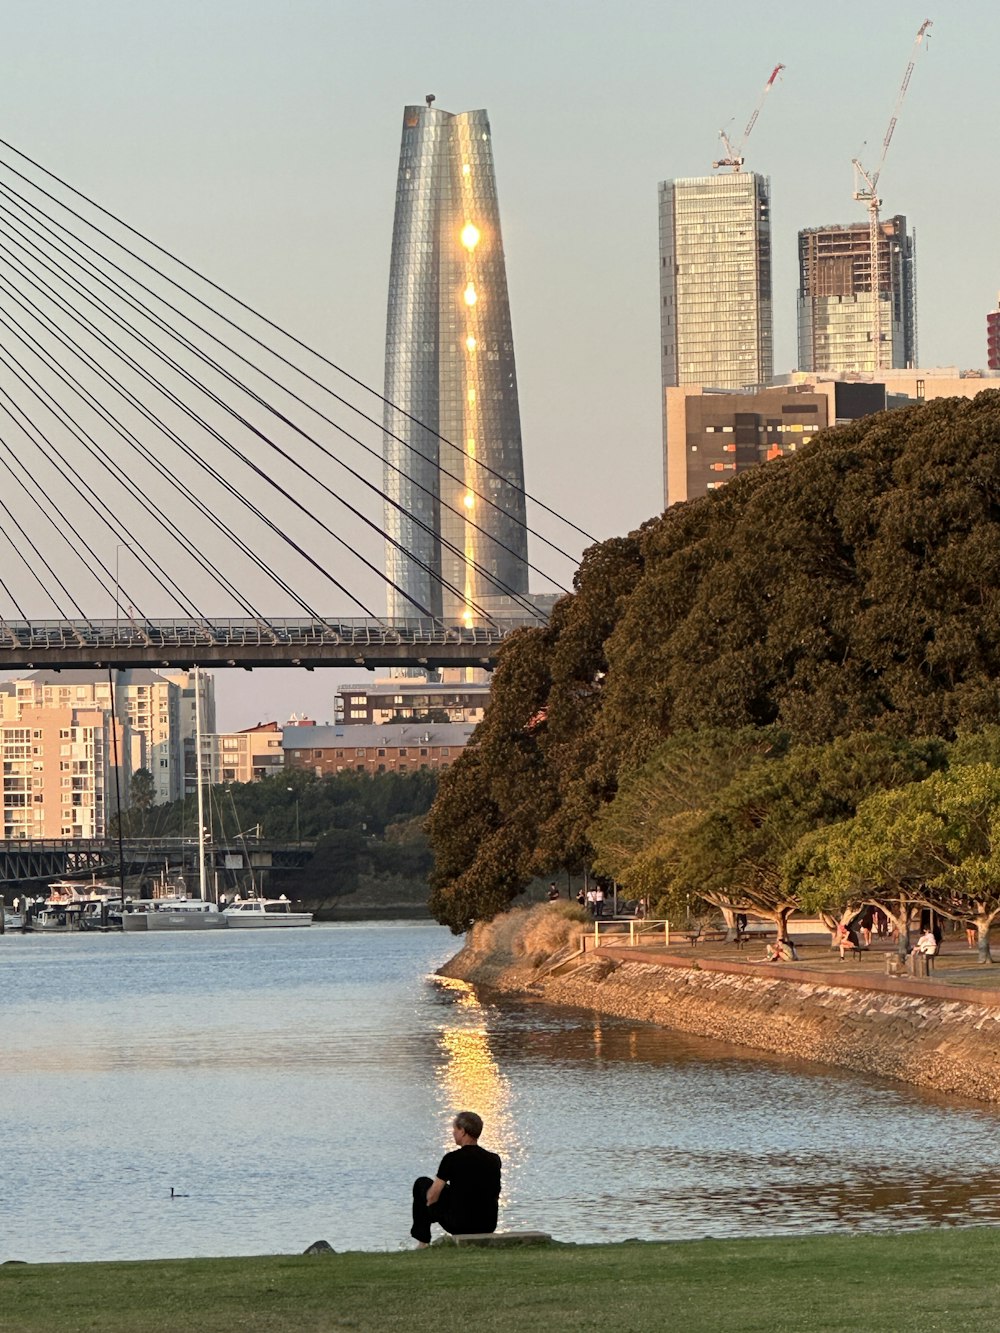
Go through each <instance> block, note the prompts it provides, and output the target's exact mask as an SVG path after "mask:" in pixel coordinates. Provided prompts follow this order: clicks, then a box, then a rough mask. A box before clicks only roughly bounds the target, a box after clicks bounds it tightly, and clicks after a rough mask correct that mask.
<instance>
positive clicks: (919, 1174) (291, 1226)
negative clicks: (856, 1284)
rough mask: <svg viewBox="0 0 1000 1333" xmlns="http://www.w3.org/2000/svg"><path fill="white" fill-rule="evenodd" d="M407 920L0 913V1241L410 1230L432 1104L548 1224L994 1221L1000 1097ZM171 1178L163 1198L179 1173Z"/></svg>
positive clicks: (567, 1231)
mask: <svg viewBox="0 0 1000 1333" xmlns="http://www.w3.org/2000/svg"><path fill="white" fill-rule="evenodd" d="M454 947H455V941H454V939H453V937H451V936H450V935H448V934H447V933H446V932H445V931H443V930H440V929H438V928H437V927H432V926H426V925H420V924H409V923H406V924H403V923H400V924H398V925H385V924H378V925H368V926H358V925H349V926H348V925H345V926H336V925H333V926H318V927H313V929H311V930H298V931H291V932H288V933H285V932H283V931H273V932H256V931H246V932H232V933H229V934H225V935H218V934H215V933H214V932H213V933H211V934H206V935H200V934H195V933H192V934H186V933H185V934H178V935H175V936H163V935H130V936H125V937H122V936H103V937H96V938H94V937H79V936H59V937H53V938H45V937H41V936H20V935H8V936H6V937H5V938H4V939H2V940H0V973H2V979H3V989H2V995H3V1007H2V1011H0V1012H2V1028H0V1133H2V1136H3V1144H4V1170H3V1206H2V1209H0V1260H3V1259H6V1258H10V1257H16V1258H21V1259H27V1260H42V1259H62V1258H67V1259H96V1258H139V1257H150V1258H153V1257H166V1256H174V1255H177V1256H180V1255H203V1254H252V1253H262V1252H269V1253H273V1252H275V1251H299V1250H302V1249H304V1248H305V1246H306V1245H308V1244H309V1243H310V1242H311V1241H314V1240H317V1239H319V1238H320V1237H323V1238H325V1239H326V1240H328V1241H329V1242H330V1243H331V1244H332V1245H333V1246H334V1248H335V1249H349V1248H350V1249H376V1248H377V1249H394V1248H397V1247H398V1246H401V1245H409V1244H410V1241H409V1238H408V1235H407V1231H408V1225H409V1223H408V1219H407V1216H406V1213H407V1206H408V1197H409V1189H410V1183H411V1181H412V1179H413V1177H414V1176H415V1175H418V1174H424V1173H426V1174H430V1175H432V1174H433V1172H434V1168H435V1166H436V1165H437V1162H438V1160H439V1157H440V1154H441V1152H442V1150H443V1149H444V1148H445V1147H446V1146H449V1144H448V1135H447V1127H448V1119H449V1117H450V1115H451V1114H452V1113H453V1112H454V1111H455V1110H456V1109H461V1108H462V1107H470V1108H472V1109H475V1110H478V1111H480V1112H481V1114H482V1115H483V1116H484V1118H485V1119H486V1122H487V1133H486V1135H485V1136H484V1140H483V1141H484V1143H486V1144H488V1146H490V1147H493V1148H496V1149H498V1150H499V1151H500V1152H501V1153H502V1154H503V1156H504V1159H505V1167H506V1171H505V1192H504V1202H503V1211H502V1213H501V1225H504V1226H507V1227H533V1228H540V1229H543V1230H546V1231H550V1232H551V1233H552V1234H554V1235H555V1236H557V1237H558V1238H559V1239H561V1240H568V1241H588V1240H621V1239H625V1238H627V1237H630V1236H636V1237H640V1238H644V1239H654V1238H656V1239H669V1238H676V1237H690V1236H703V1235H713V1236H732V1235H752V1234H766V1233H770V1234H773V1233H780V1232H792V1231H803V1230H806V1231H826V1230H871V1229H876V1228H886V1227H891V1228H902V1227H916V1226H924V1225H927V1224H938V1225H952V1224H965V1223H971V1222H987V1221H988V1222H998V1221H1000V1135H998V1134H997V1132H996V1131H997V1128H998V1122H1000V1115H998V1114H997V1113H994V1112H993V1111H991V1110H988V1109H982V1108H979V1107H977V1106H975V1105H972V1104H969V1103H960V1102H954V1101H949V1100H947V1099H944V1098H939V1097H934V1096H929V1095H924V1094H921V1093H919V1092H917V1091H915V1090H912V1089H908V1088H906V1087H904V1086H902V1085H897V1084H892V1083H877V1082H876V1083H873V1082H871V1081H868V1080H864V1079H861V1078H859V1077H856V1076H854V1075H851V1074H846V1073H840V1072H831V1071H829V1070H824V1069H822V1068H820V1067H817V1066H815V1065H805V1064H795V1063H792V1062H787V1061H782V1060H779V1059H777V1058H772V1057H769V1056H756V1055H755V1056H753V1057H750V1056H748V1054H747V1053H746V1052H745V1051H740V1050H739V1049H737V1048H735V1047H728V1046H723V1045H720V1044H717V1043H711V1042H704V1041H699V1040H695V1039H691V1038H686V1037H682V1036H677V1035H675V1034H671V1033H667V1032H661V1031H658V1030H657V1029H655V1028H650V1027H640V1026H635V1025H632V1024H629V1023H624V1022H618V1021H611V1020H608V1019H603V1018H601V1019H597V1018H595V1017H594V1016H593V1015H592V1014H590V1013H587V1012H581V1011H577V1012H566V1011H556V1010H549V1009H546V1008H545V1007H544V1006H542V1005H539V1004H536V1003H533V1002H530V1001H522V1000H517V1001H509V1000H503V1001H502V1002H500V1003H496V1002H494V1001H484V1000H482V999H478V998H477V997H476V995H475V994H474V993H473V992H472V991H471V990H470V989H469V988H467V987H464V986H461V985H457V984H455V983H442V982H440V981H435V980H433V979H432V978H431V976H430V974H431V972H432V971H433V969H434V968H435V967H437V966H438V965H439V964H440V963H441V962H442V961H443V960H444V959H445V958H446V957H448V956H449V955H450V954H451V953H452V952H453V951H454ZM171 1187H173V1188H174V1189H175V1190H176V1191H178V1192H179V1193H181V1194H184V1195H186V1196H187V1197H186V1198H178V1199H174V1200H171V1199H170V1198H169V1195H170V1189H171Z"/></svg>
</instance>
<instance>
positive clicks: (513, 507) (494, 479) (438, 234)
mask: <svg viewBox="0 0 1000 1333" xmlns="http://www.w3.org/2000/svg"><path fill="white" fill-rule="evenodd" d="M432 100H433V99H428V104H427V105H426V106H408V107H407V108H406V109H405V111H404V113H403V139H402V147H401V149H400V154H399V178H398V181H397V185H396V216H395V223H394V227H393V236H392V261H391V267H390V273H389V306H388V315H387V318H386V336H385V396H386V399H387V400H388V401H387V405H386V408H385V415H384V422H383V424H384V427H385V435H384V443H383V456H384V458H385V464H386V466H385V469H384V472H385V480H384V489H385V492H386V494H387V495H388V496H389V501H388V502H387V503H386V505H385V530H386V532H387V533H388V534H389V536H390V538H392V539H394V541H393V540H390V541H389V542H387V544H386V574H387V575H388V577H389V579H390V580H391V581H392V583H393V584H395V585H396V588H393V587H390V588H389V595H388V615H389V618H390V619H403V618H407V617H412V616H420V615H422V614H424V612H429V613H430V614H432V615H434V616H438V617H440V618H441V619H443V620H445V621H447V622H449V623H455V624H459V623H463V622H464V623H466V624H469V623H472V622H473V621H476V620H478V619H480V618H481V612H482V611H486V612H491V611H492V609H493V608H495V607H498V606H500V605H502V604H504V603H507V604H509V601H510V597H511V595H512V594H516V595H525V594H526V593H527V590H528V566H527V537H526V532H525V509H524V468H523V464H522V460H521V421H520V413H519V411H518V403H517V377H516V375H515V372H514V344H513V339H512V336H511V327H510V305H509V302H508V299H507V274H506V270H505V268H504V256H503V243H502V240H501V236H500V209H499V204H498V202H497V189H496V179H495V176H494V172H493V152H492V147H491V142H490V125H489V120H488V118H487V115H486V112H485V111H465V112H462V113H461V114H460V115H452V114H451V113H450V112H447V111H439V110H436V109H435V108H434V107H433V105H431V103H432ZM397 469H398V470H397ZM393 501H394V502H395V503H392V502H393ZM397 506H398V507H397ZM394 542H398V544H399V545H398V546H397V545H395V544H394ZM400 548H401V549H400ZM397 588H398V589H399V590H400V591H397V590H396V589H397Z"/></svg>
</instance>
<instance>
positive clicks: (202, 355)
mask: <svg viewBox="0 0 1000 1333" xmlns="http://www.w3.org/2000/svg"><path fill="white" fill-rule="evenodd" d="M0 198H6V199H7V200H8V202H10V203H12V204H13V205H14V206H15V207H17V208H19V209H20V210H21V211H24V210H25V209H31V210H33V211H32V213H31V215H30V216H31V217H32V220H33V221H35V222H36V223H37V224H38V226H39V227H40V228H41V230H42V232H45V233H47V235H48V237H54V239H46V237H43V236H42V235H41V234H40V232H39V231H37V230H36V229H35V228H34V227H32V226H31V225H30V224H29V223H27V222H21V224H20V225H21V226H22V227H24V228H25V230H26V231H27V232H29V233H30V234H31V235H32V236H35V237H38V238H39V240H40V241H41V242H42V243H43V244H45V245H47V246H48V247H49V248H50V249H52V250H54V251H55V252H56V253H57V254H58V255H61V256H62V257H63V258H66V259H69V261H70V263H72V264H75V265H76V266H78V267H79V268H81V269H82V270H83V272H84V274H85V275H86V276H87V277H88V278H90V279H91V280H95V281H97V282H98V283H99V285H100V286H102V287H104V288H105V289H106V290H108V291H111V292H112V293H113V294H114V295H115V296H116V297H117V299H118V300H121V301H123V302H124V303H125V304H126V305H127V306H128V308H129V309H131V310H133V311H135V312H136V313H137V314H139V315H141V316H142V317H143V318H145V319H147V320H148V321H149V322H150V323H152V324H153V325H154V327H156V328H157V329H159V330H160V331H161V332H163V333H166V334H167V335H168V337H171V338H173V339H175V340H176V341H178V342H179V343H181V345H182V346H184V347H186V348H187V349H188V350H189V351H191V352H193V353H194V354H195V355H196V356H197V357H199V359H201V360H202V361H204V362H205V363H206V364H208V365H210V366H211V367H212V368H213V369H214V370H216V371H218V372H219V373H220V374H222V375H224V376H225V378H226V379H227V380H229V382H230V383H231V384H232V385H233V386H234V387H236V388H238V389H239V390H241V391H242V392H244V393H246V394H247V395H248V396H249V397H251V398H252V399H253V401H255V402H256V403H258V405H260V406H261V407H263V408H265V410H266V411H268V412H270V413H271V414H272V415H274V416H276V417H277V418H278V420H279V421H281V422H282V423H283V424H285V425H288V426H290V427H291V428H292V429H293V430H295V431H296V432H297V433H298V434H300V435H302V436H303V437H304V438H305V439H307V440H309V441H310V442H311V443H312V444H313V445H315V447H316V448H317V449H319V450H320V452H321V453H322V454H323V455H324V456H325V457H327V458H329V459H330V460H331V461H332V462H334V463H336V464H337V465H338V466H340V467H343V468H344V469H345V471H347V472H348V473H349V474H350V475H351V476H353V477H355V478H356V479H358V480H360V481H361V483H362V485H364V486H366V487H367V488H368V489H371V490H374V491H376V493H377V494H378V495H379V496H381V498H382V500H383V501H384V502H385V503H387V504H389V505H391V506H392V507H393V508H394V509H397V510H398V511H399V512H400V513H402V514H403V515H404V516H405V517H408V518H410V519H411V521H413V522H415V523H417V524H418V526H422V527H423V528H424V530H425V531H427V532H429V533H432V535H437V536H439V534H435V533H433V531H432V529H431V528H429V527H428V526H427V525H426V524H423V523H422V522H421V520H419V519H418V518H417V516H416V515H415V514H409V513H408V512H407V511H406V510H405V508H404V507H403V506H402V505H401V504H399V502H398V501H395V500H393V499H392V498H391V497H390V496H389V495H388V494H387V493H386V492H385V491H384V490H383V489H382V488H381V487H378V486H375V485H374V484H373V483H372V482H371V481H368V480H367V479H366V478H364V477H361V476H360V474H358V473H357V472H356V471H355V470H354V469H353V468H351V467H350V466H349V465H348V464H347V463H345V462H344V461H343V460H342V459H340V458H338V457H337V455H336V454H335V453H333V452H332V450H330V449H329V448H328V447H327V446H326V445H324V444H323V443H322V442H321V441H320V440H318V439H316V438H315V437H314V436H312V435H310V434H309V433H308V432H307V431H305V430H304V429H303V428H302V427H300V426H298V425H297V424H296V423H295V422H294V421H292V420H291V419H290V418H288V417H286V416H285V415H284V413H282V412H280V411H279V410H278V409H277V408H276V407H274V406H273V405H272V404H271V403H270V402H268V401H267V400H266V399H265V398H263V397H262V396H261V395H259V394H258V393H256V391H255V390H253V389H251V388H250V387H249V385H247V384H246V383H244V382H243V381H242V380H240V379H238V378H237V377H236V376H235V375H234V374H233V373H232V372H230V371H229V370H227V369H226V368H225V367H224V366H223V365H222V364H221V363H220V362H219V361H218V360H217V359H216V358H215V357H214V356H212V355H211V354H210V353H209V352H207V351H205V350H203V349H202V348H201V347H199V346H198V344H197V343H194V342H193V341H191V339H190V338H188V336H187V335H186V334H184V333H183V332H181V331H180V330H179V329H178V328H176V327H175V326H174V325H172V324H170V323H169V322H168V321H167V320H165V319H164V318H163V317H162V316H160V315H159V314H155V313H154V312H153V311H152V310H150V309H149V308H148V307H147V306H143V305H142V304H141V303H140V302H139V301H138V300H137V299H136V298H135V297H134V296H133V295H132V293H131V292H130V291H129V290H128V289H127V288H125V287H124V286H123V285H122V283H120V282H117V281H115V280H114V279H113V278H111V277H110V275H109V274H107V273H106V272H105V271H104V270H103V269H101V268H98V267H97V266H96V264H95V262H94V261H93V260H87V261H84V260H82V259H81V258H80V256H79V255H77V254H74V253H73V252H72V250H70V251H69V252H67V248H66V244H65V242H64V241H63V240H62V238H61V237H56V236H55V233H54V232H53V230H52V228H51V227H48V226H46V225H45V222H46V221H47V222H51V223H52V224H53V227H55V228H58V230H59V231H61V232H63V233H65V234H66V235H67V236H70V237H72V239H73V240H74V241H76V242H78V244H79V245H81V246H83V247H84V249H86V250H88V251H89V252H90V253H91V254H92V255H95V256H96V257H97V258H98V259H99V260H100V261H101V262H102V263H104V264H107V265H108V266H109V267H110V268H111V269H113V270H114V271H115V272H117V273H120V274H122V275H123V276H124V277H125V278H126V279H127V281H128V282H130V283H132V284H134V285H135V286H136V287H138V288H139V290H140V291H142V292H144V293H146V294H147V295H148V296H151V297H153V299H154V300H156V301H158V302H160V304H162V305H164V306H165V307H166V308H167V309H168V310H170V311H172V312H173V313H174V314H175V315H177V316H178V317H179V318H181V319H183V320H184V321H185V322H186V323H188V324H190V325H191V326H192V327H193V328H195V329H197V330H198V331H199V332H200V333H203V334H204V335H205V336H206V337H207V338H209V339H211V340H212V341H213V342H215V343H216V344H218V345H219V346H220V347H222V348H224V349H225V351H227V352H229V353H230V354H231V355H232V356H234V357H236V358H237V359H238V360H239V361H241V362H243V364H244V365H246V366H249V367H250V368H251V369H253V370H254V371H255V373H257V374H258V375H260V376H262V377H263V378H264V379H266V380H267V381H268V382H269V383H271V384H273V385H274V386H275V388H277V389H280V390H281V391H282V392H283V393H286V394H288V396H289V397H290V398H292V399H293V400H294V401H295V402H296V403H298V404H299V405H300V406H302V407H304V408H306V409H307V411H309V412H312V413H313V414H314V415H316V416H318V417H319V418H320V420H321V421H324V422H326V424H327V425H329V426H331V427H332V428H333V429H334V430H336V431H337V432H338V433H340V434H341V435H343V436H344V437H345V438H346V439H348V440H350V441H351V442H352V443H353V444H356V445H358V447H359V448H360V449H362V450H363V451H364V452H365V453H367V454H370V455H371V456H372V457H374V458H376V459H378V460H379V462H381V463H382V464H383V466H384V467H385V468H388V469H389V470H391V471H392V472H395V473H397V474H398V475H399V476H400V477H402V478H403V479H404V480H405V481H408V482H409V483H410V484H411V485H412V486H414V487H415V488H416V489H418V490H420V491H422V492H423V493H424V494H425V495H427V496H430V497H431V498H432V499H435V500H437V501H438V503H439V504H440V505H441V507H442V508H444V509H446V510H447V511H448V512H449V513H451V514H454V515H455V516H456V517H459V518H461V519H462V521H463V523H465V524H467V525H468V526H469V527H471V528H473V529H474V530H475V531H476V532H479V533H481V534H482V535H483V536H484V537H486V538H487V539H488V540H489V541H491V542H492V543H494V544H495V545H496V546H499V547H500V548H501V549H502V550H504V551H507V552H508V553H509V554H510V555H512V556H514V557H515V558H516V559H518V560H523V561H524V563H525V564H526V565H527V567H528V568H529V569H531V570H533V571H534V572H535V573H536V574H540V575H541V576H542V577H543V578H545V579H547V580H548V581H549V582H551V583H553V584H555V586H556V587H557V588H558V589H559V590H560V591H561V592H564V593H568V592H569V589H568V588H566V587H564V586H563V585H562V584H561V583H560V582H559V580H558V579H556V578H554V577H553V576H552V575H551V574H549V573H547V572H546V571H545V570H543V569H540V568H538V566H536V565H534V564H532V562H531V561H530V560H527V559H526V558H525V557H523V556H522V555H521V554H520V552H519V551H515V550H514V548H513V547H511V546H509V545H508V544H507V543H506V542H504V541H502V540H501V539H500V538H499V537H496V536H494V535H493V534H492V533H490V532H488V531H487V530H486V529H485V528H483V527H481V526H480V525H479V524H478V523H476V522H474V521H473V520H472V519H470V518H468V517H467V516H466V515H465V514H463V513H462V511H461V510H460V509H458V508H456V507H455V506H454V505H450V504H448V503H447V502H446V501H444V500H442V499H441V498H440V496H439V494H438V493H436V492H435V491H432V490H431V488H430V487H428V486H424V485H423V484H422V483H421V482H420V481H418V480H417V478H416V477H413V476H411V475H410V474H409V473H408V472H406V471H404V469H402V468H400V467H398V466H397V465H396V464H395V463H391V462H390V461H389V460H388V459H386V458H384V457H383V455H382V454H381V452H380V451H379V450H377V449H374V448H373V447H372V446H371V445H369V444H366V443H365V442H364V441H363V440H362V439H360V438H359V437H358V436H356V435H354V434H353V433H352V432H351V431H349V430H347V429H346V428H345V427H344V426H342V425H340V424H339V422H337V421H335V420H334V419H333V418H332V417H330V416H328V415H327V414H326V413H324V412H322V411H321V410H320V409H319V408H318V407H316V406H315V405H314V404H312V403H310V402H309V401H308V399H306V398H303V397H302V396H301V395H300V394H298V393H296V392H295V390H294V389H291V388H290V387H289V386H288V385H287V384H284V383H282V382H281V381H280V380H278V379H276V378H275V377H274V376H273V375H271V374H270V373H269V372H268V371H266V370H265V369H264V368H263V367H262V366H259V365H256V364H254V362H252V361H251V360H250V359H249V357H246V356H244V355H243V353H242V352H240V351H238V350H237V348H235V347H233V346H232V344H231V343H227V342H225V341H224V340H223V339H221V338H219V337H218V335H216V334H213V333H212V332H211V330H209V329H207V328H206V327H205V326H204V325H203V324H200V323H198V321H197V320H195V319H193V318H192V316H191V315H188V314H186V313H185V312H184V311H183V310H181V309H180V308H179V307H177V306H175V305H173V304H172V303H171V302H170V301H168V300H167V299H166V298H165V297H163V296H161V295H160V294H159V293H158V292H156V291H155V290H154V289H153V288H151V287H149V286H148V285H147V284H145V283H144V282H142V281H141V280H140V279H139V278H138V277H136V276H135V275H134V274H131V273H129V272H128V271H127V270H126V269H123V268H122V267H121V266H120V265H118V264H116V263H115V262H114V261H113V260H112V259H110V258H109V257H108V256H107V255H104V254H103V253H102V252H101V251H99V250H97V249H95V247H94V246H92V245H90V244H89V243H88V242H87V241H85V240H83V238H82V237H80V236H79V235H78V234H77V233H76V232H74V231H72V230H70V228H68V227H66V226H65V225H64V224H62V223H60V222H57V221H56V220H55V219H54V218H50V217H48V215H47V214H44V213H42V214H41V218H43V219H45V221H42V220H40V218H39V217H38V213H39V212H40V210H39V209H38V206H37V205H36V204H33V203H31V202H30V201H27V200H24V199H23V198H22V197H21V196H20V195H18V194H17V193H15V192H12V191H10V190H9V188H8V187H6V186H4V185H2V184H0ZM17 234H18V235H21V236H22V238H23V232H20V231H19V232H18V233H17ZM102 234H103V233H102ZM140 262H144V261H142V260H140ZM85 263H86V266H85ZM57 268H59V269H60V271H61V272H62V271H64V270H62V266H61V265H57ZM181 290H183V289H181ZM320 387H321V388H322V387H323V386H322V385H320ZM372 424H375V423H374V422H373V423H372ZM394 438H395V437H394ZM435 466H436V467H437V469H438V471H440V472H443V474H444V475H445V476H447V477H449V479H451V480H453V481H459V480H460V479H459V478H457V477H455V476H454V475H453V474H452V473H450V472H447V470H445V469H442V468H441V466H440V465H439V464H435ZM463 484H465V483H464V482H463ZM465 489H466V490H467V491H468V492H469V493H471V494H473V495H476V496H478V497H479V498H480V499H482V500H483V501H484V502H485V503H486V504H487V505H489V506H490V507H491V508H493V509H495V510H496V511H497V512H498V513H499V514H501V515H502V516H503V517H504V518H507V519H509V520H510V522H511V523H513V524H514V525H515V526H517V527H523V528H524V529H525V531H526V532H528V533H530V534H531V535H532V536H535V537H538V538H539V540H540V541H542V542H544V543H545V544H546V545H548V546H550V547H551V548H552V549H553V550H554V551H556V552H557V553H558V554H559V555H562V556H564V557H565V558H566V559H567V560H572V559H573V558H574V557H572V556H571V555H570V554H569V552H567V551H563V550H562V549H561V548H560V547H558V546H556V545H555V543H553V542H551V541H548V539H546V538H544V537H542V536H541V535H540V534H539V533H536V532H535V531H534V530H533V529H532V528H530V527H528V526H527V525H526V524H523V523H522V522H521V521H520V520H519V519H518V518H517V517H516V515H514V514H511V513H509V511H508V510H506V509H504V508H503V506H502V505H499V504H497V503H496V502H495V501H493V500H491V499H490V498H489V497H488V496H486V495H483V494H481V493H480V492H478V491H477V490H476V489H475V487H473V486H469V485H465ZM384 535H385V534H384V532H383V536H384ZM439 539H440V537H439ZM441 540H442V541H443V539H441ZM451 550H452V552H453V554H456V555H458V556H459V558H460V559H462V560H463V561H465V563H469V562H468V561H467V560H466V557H465V556H464V554H463V553H462V552H461V551H460V550H459V549H458V548H457V547H454V546H452V547H451ZM480 572H482V573H484V575H485V574H486V571H482V570H480ZM486 576H487V577H488V575H486ZM497 586H500V585H499V584H498V585H497ZM501 590H502V591H505V592H508V593H510V594H511V595H513V596H515V597H519V596H521V594H517V593H515V592H514V591H513V590H512V589H509V588H507V587H506V586H504V587H503V588H502V589H501ZM523 605H525V607H526V609H530V610H531V611H532V614H536V615H537V613H538V610H537V607H536V606H535V605H534V604H533V603H523Z"/></svg>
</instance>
